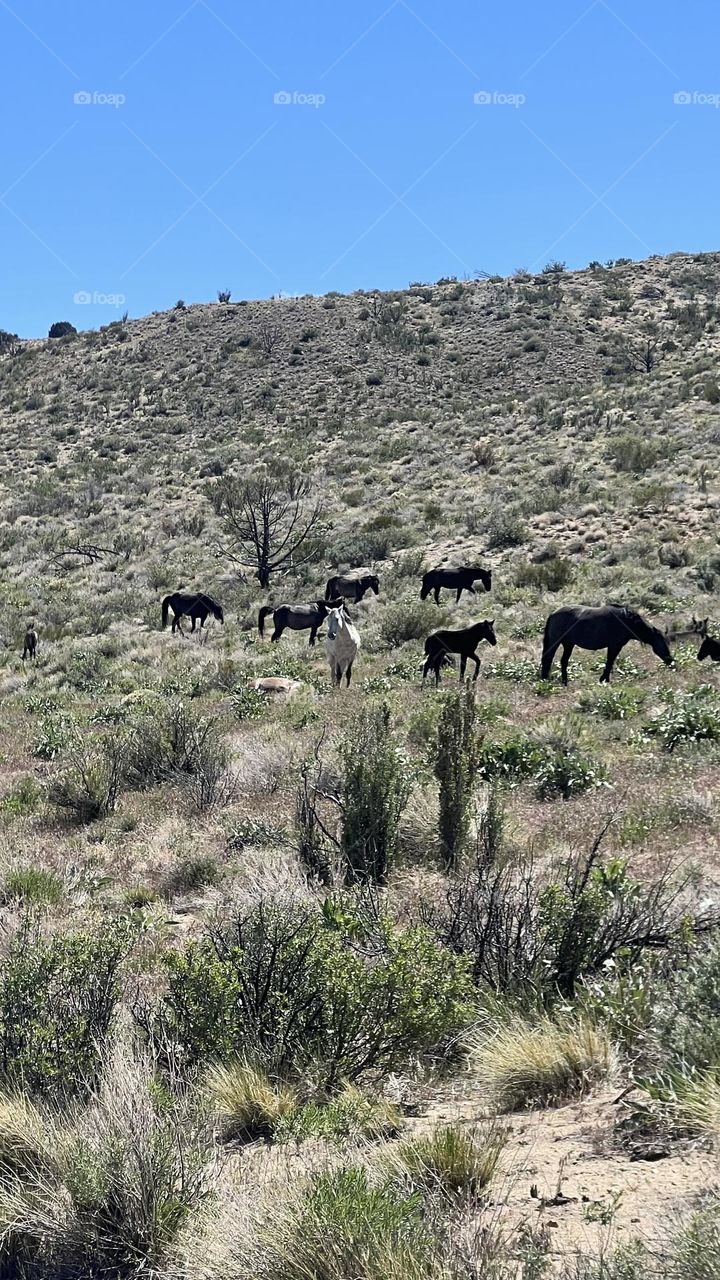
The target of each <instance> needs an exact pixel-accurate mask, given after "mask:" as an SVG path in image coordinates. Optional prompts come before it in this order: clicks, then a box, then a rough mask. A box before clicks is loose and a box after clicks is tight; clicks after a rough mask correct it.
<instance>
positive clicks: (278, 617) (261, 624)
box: [258, 599, 343, 646]
mask: <svg viewBox="0 0 720 1280" xmlns="http://www.w3.org/2000/svg"><path fill="white" fill-rule="evenodd" d="M342 608H343V601H342V600H341V599H337V600H314V601H313V603H312V604H279V605H278V606H277V607H276V608H273V606H272V605H271V604H265V605H263V607H262V609H261V610H260V612H259V614H258V632H259V634H260V639H262V638H263V637H264V635H265V619H266V618H269V617H270V615H271V614H272V620H273V624H274V627H275V630H274V631H273V633H272V635H271V637H270V639H271V640H279V639H280V637H281V635H282V633H283V631H284V630H285V628H286V627H289V628H290V630H291V631H308V630H309V632H310V639H309V641H308V644H310V645H311V646H312V645H314V644H315V638H316V636H317V633H318V629H319V628H320V627H321V626H322V624H323V622H324V621H325V619H326V618H327V616H328V614H329V612H330V610H331V609H342Z"/></svg>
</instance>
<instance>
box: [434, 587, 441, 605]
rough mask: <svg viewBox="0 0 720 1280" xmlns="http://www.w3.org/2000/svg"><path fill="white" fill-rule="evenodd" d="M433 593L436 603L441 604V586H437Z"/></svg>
mask: <svg viewBox="0 0 720 1280" xmlns="http://www.w3.org/2000/svg"><path fill="white" fill-rule="evenodd" d="M433 595H434V596H435V603H436V604H439V603H440V588H439V587H436V588H435V590H434V592H433Z"/></svg>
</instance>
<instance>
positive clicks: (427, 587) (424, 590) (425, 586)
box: [420, 573, 432, 600]
mask: <svg viewBox="0 0 720 1280" xmlns="http://www.w3.org/2000/svg"><path fill="white" fill-rule="evenodd" d="M431 590H432V584H431V582H430V574H429V573H426V574H425V576H424V578H423V580H422V586H421V588H420V599H421V600H426V599H427V597H428V596H429V595H430V592H431Z"/></svg>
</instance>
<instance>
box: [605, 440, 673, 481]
mask: <svg viewBox="0 0 720 1280" xmlns="http://www.w3.org/2000/svg"><path fill="white" fill-rule="evenodd" d="M609 455H610V458H611V460H612V462H613V465H614V466H615V468H616V470H617V471H629V472H632V474H633V475H639V474H640V473H641V472H643V471H649V470H650V468H651V467H654V465H655V463H656V462H657V461H658V460H659V458H661V457H662V456H663V450H662V448H661V447H660V446H659V445H658V444H657V443H656V442H655V441H654V440H649V439H647V438H645V437H644V436H638V435H630V434H628V435H623V436H618V438H617V439H616V440H613V441H612V443H611V444H610V447H609Z"/></svg>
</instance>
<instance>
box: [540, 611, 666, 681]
mask: <svg viewBox="0 0 720 1280" xmlns="http://www.w3.org/2000/svg"><path fill="white" fill-rule="evenodd" d="M630 640H639V641H640V643H641V644H649V645H650V647H651V648H652V651H653V653H656V654H657V656H658V658H662V660H663V662H664V663H665V664H666V666H670V664H671V662H672V660H673V656H672V654H671V652H670V649H669V646H668V642H667V639H666V638H665V636H664V635H663V633H662V631H660V630H659V629H658V627H653V626H651V625H650V623H649V622H646V621H645V619H644V618H642V617H641V616H640V614H639V613H636V612H635V610H634V609H628V608H626V607H625V606H624V605H621V604H606V605H602V606H601V607H600V608H597V609H596V608H591V607H590V606H589V605H584V604H580V605H566V606H565V607H564V608H562V609H556V610H555V612H554V613H551V614H550V617H549V618H548V620H547V622H546V623H545V633H544V636H543V652H542V667H541V672H540V674H541V677H542V679H543V680H547V679H548V677H549V675H550V668H551V667H552V664H553V658H554V657H555V654H556V652H557V650H558V648H559V646H560V645H562V651H563V652H562V658H561V660H560V672H561V676H562V682H563V684H567V682H568V680H567V669H568V662H569V661H570V654H571V653H572V651H573V649H574V648H575V645H578V646H579V647H580V648H581V649H607V659H606V662H605V669H604V671H603V673H602V675H601V677H600V683H601V684H602V683H603V682H609V680H610V672H611V671H612V669H613V666H614V664H615V659H616V658H617V656H618V654H619V653H620V651H621V649H624V648H625V645H626V644H628V642H629V641H630Z"/></svg>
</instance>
